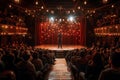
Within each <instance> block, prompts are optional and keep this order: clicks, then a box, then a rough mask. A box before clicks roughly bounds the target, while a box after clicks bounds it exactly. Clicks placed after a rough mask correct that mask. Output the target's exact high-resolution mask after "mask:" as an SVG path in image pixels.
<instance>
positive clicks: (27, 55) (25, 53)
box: [22, 50, 31, 61]
mask: <svg viewBox="0 0 120 80" xmlns="http://www.w3.org/2000/svg"><path fill="white" fill-rule="evenodd" d="M30 55H31V54H30V52H29V51H27V50H26V51H25V52H24V53H23V55H22V58H23V60H24V61H27V60H29V58H30Z"/></svg>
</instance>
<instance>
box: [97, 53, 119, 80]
mask: <svg viewBox="0 0 120 80" xmlns="http://www.w3.org/2000/svg"><path fill="white" fill-rule="evenodd" d="M110 64H111V68H109V69H106V70H104V71H102V72H101V74H100V76H99V79H98V80H120V52H115V53H113V54H112V55H111V58H110Z"/></svg>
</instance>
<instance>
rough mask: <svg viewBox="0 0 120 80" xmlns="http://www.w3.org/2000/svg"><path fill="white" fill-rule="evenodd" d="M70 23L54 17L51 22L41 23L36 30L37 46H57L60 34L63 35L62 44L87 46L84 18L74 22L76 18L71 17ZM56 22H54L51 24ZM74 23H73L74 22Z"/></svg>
mask: <svg viewBox="0 0 120 80" xmlns="http://www.w3.org/2000/svg"><path fill="white" fill-rule="evenodd" d="M69 19H70V21H67V20H66V19H63V18H60V19H55V18H54V17H51V18H49V21H45V22H40V23H38V26H37V28H36V32H37V33H36V37H37V45H40V44H57V38H58V33H59V32H61V33H62V43H63V44H70V45H80V44H81V45H84V44H85V29H86V28H85V21H84V18H83V17H80V18H79V20H77V21H76V20H74V19H75V18H74V17H72V16H71V17H69ZM50 21H54V22H50ZM72 21H73V22H72Z"/></svg>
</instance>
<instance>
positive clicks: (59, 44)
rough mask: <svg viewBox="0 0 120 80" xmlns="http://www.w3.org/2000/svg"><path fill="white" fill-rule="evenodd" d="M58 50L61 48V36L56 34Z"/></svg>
mask: <svg viewBox="0 0 120 80" xmlns="http://www.w3.org/2000/svg"><path fill="white" fill-rule="evenodd" d="M58 48H62V34H61V33H59V34H58Z"/></svg>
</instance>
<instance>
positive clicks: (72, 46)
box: [35, 45, 86, 51]
mask: <svg viewBox="0 0 120 80" xmlns="http://www.w3.org/2000/svg"><path fill="white" fill-rule="evenodd" d="M35 48H41V49H48V50H57V51H61V50H62V51H64V50H74V49H81V48H86V47H85V46H81V45H62V48H58V46H57V45H37V46H35Z"/></svg>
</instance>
